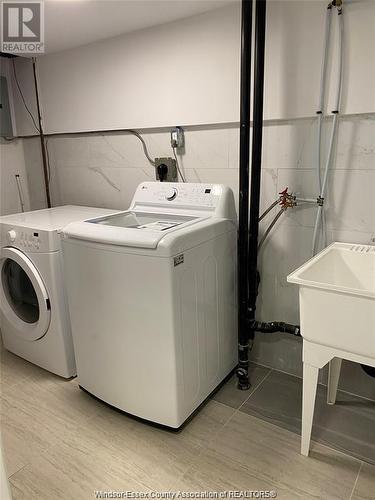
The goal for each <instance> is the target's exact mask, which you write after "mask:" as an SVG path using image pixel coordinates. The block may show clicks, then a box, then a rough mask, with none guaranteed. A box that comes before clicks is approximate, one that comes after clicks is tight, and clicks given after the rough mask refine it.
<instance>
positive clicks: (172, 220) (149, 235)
mask: <svg viewBox="0 0 375 500" xmlns="http://www.w3.org/2000/svg"><path fill="white" fill-rule="evenodd" d="M206 218H207V217H198V216H189V215H180V214H170V213H162V212H160V213H155V212H138V211H134V210H129V211H126V212H122V213H117V214H114V215H109V216H106V217H100V218H96V219H91V220H88V221H85V222H77V223H72V224H69V225H68V226H67V227H66V228H64V230H63V234H64V236H66V237H70V238H75V239H80V240H89V241H95V242H98V243H106V244H112V245H121V246H129V247H139V248H156V247H157V246H158V243H159V241H160V240H161V239H162V238H163V237H164V236H165V235H166V234H169V233H170V232H172V231H177V230H182V229H183V228H185V227H187V226H190V225H191V224H194V223H197V222H200V221H203V220H205V219H206Z"/></svg>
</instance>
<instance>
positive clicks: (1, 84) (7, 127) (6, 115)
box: [0, 76, 13, 137]
mask: <svg viewBox="0 0 375 500" xmlns="http://www.w3.org/2000/svg"><path fill="white" fill-rule="evenodd" d="M0 137H13V127H12V116H11V114H10V103H9V93H8V83H7V79H6V78H5V76H0Z"/></svg>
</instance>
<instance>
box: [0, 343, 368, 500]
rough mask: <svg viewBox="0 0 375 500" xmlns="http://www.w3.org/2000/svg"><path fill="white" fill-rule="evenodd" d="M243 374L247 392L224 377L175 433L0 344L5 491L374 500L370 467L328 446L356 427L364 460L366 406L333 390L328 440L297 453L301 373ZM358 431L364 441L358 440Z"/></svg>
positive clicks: (320, 420)
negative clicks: (244, 493) (265, 493)
mask: <svg viewBox="0 0 375 500" xmlns="http://www.w3.org/2000/svg"><path fill="white" fill-rule="evenodd" d="M251 371H252V382H253V386H252V388H251V390H250V391H248V392H239V391H237V390H236V388H235V381H234V379H232V380H230V381H229V382H228V383H227V384H226V385H225V386H224V387H223V388H222V389H221V390H220V391H219V392H218V393H217V394H216V395H215V396H214V398H213V399H212V400H211V401H209V402H208V403H207V404H206V405H205V406H204V407H203V408H202V410H201V411H200V412H199V413H198V414H197V415H196V417H195V418H194V419H193V420H192V421H191V422H190V423H189V424H188V425H187V426H186V427H185V428H184V430H183V431H182V432H180V433H178V434H173V433H169V432H166V431H163V430H159V429H156V428H153V427H151V426H148V425H145V424H142V423H139V422H136V421H135V420H132V419H130V418H129V417H126V416H124V415H121V414H119V413H117V412H115V411H113V410H111V409H110V408H108V407H107V406H105V405H104V404H101V403H100V402H98V401H96V400H94V399H93V398H91V397H90V396H88V395H87V394H85V393H84V392H82V391H80V390H79V388H78V387H77V381H76V380H74V379H73V380H71V381H64V380H61V379H59V378H58V377H55V376H53V375H51V374H49V373H47V372H45V371H44V370H41V369H39V368H37V367H35V366H33V365H31V364H30V363H27V362H26V361H24V360H22V359H20V358H18V357H16V356H13V355H12V354H10V353H8V352H5V351H3V352H2V353H1V384H2V386H1V431H2V438H3V447H4V452H5V459H6V465H7V471H8V475H9V477H10V483H11V488H12V494H13V499H14V500H17V499H27V500H34V499H38V500H39V499H41V500H44V499H46V500H47V499H48V500H55V499H63V498H64V499H66V498H74V499H90V498H95V491H98V490H100V491H107V490H110V491H124V490H126V491H141V492H147V491H151V490H153V491H176V490H181V491H207V490H210V491H223V490H274V491H277V498H278V499H283V500H284V499H285V500H295V499H301V500H309V499H318V498H319V499H325V500H330V499H337V500H345V499H347V500H365V499H366V500H370V499H372V500H374V499H375V467H373V465H370V464H368V463H365V462H364V461H363V460H360V459H359V458H355V457H352V456H349V455H347V454H344V453H342V452H341V451H338V450H335V449H333V448H332V446H333V445H335V446H337V447H339V448H341V449H347V448H348V447H349V444H348V440H347V438H345V433H346V432H348V431H349V430H350V432H352V431H353V429H354V428H355V427H358V432H357V431H356V432H355V433H354V434H352V436H353V440H354V441H355V443H356V446H357V447H356V448H355V449H354V448H353V450H352V453H354V454H355V455H356V456H357V457H362V458H364V457H363V455H365V454H367V455H370V456H371V457H373V456H374V454H373V453H374V439H375V437H374V434H373V433H372V435H370V434H368V433H369V432H370V430H371V429H370V427H371V424H372V428H373V429H374V425H373V424H374V408H370V407H369V408H367V406H366V409H363V408H362V406H361V404H362V403H363V400H360V401H358V399H359V398H352V397H351V396H348V395H347V394H345V395H344V394H341V393H340V395H339V401H340V402H341V401H343V402H344V404H339V405H338V406H337V408H338V410H337V415H338V416H339V419H340V422H339V425H338V427H337V429H336V430H335V432H333V430H332V429H334V428H335V427H334V426H333V422H332V420H333V419H334V417H335V416H336V414H335V409H334V408H333V409H331V408H330V410H332V411H330V413H328V412H324V411H323V410H322V408H321V407H322V406H323V405H321V404H320V402H319V404H318V406H317V413H318V416H317V426H316V430H315V431H314V432H315V434H314V437H315V439H316V440H321V441H322V442H323V443H329V444H330V446H331V447H329V446H326V444H320V443H318V442H313V443H312V450H311V456H310V457H309V458H306V457H303V456H301V455H300V454H299V444H300V443H299V436H298V434H297V432H298V428H299V414H298V408H299V406H298V405H299V402H298V400H299V398H300V381H299V380H298V379H295V378H294V377H291V378H289V376H287V375H285V374H280V373H279V372H274V371H271V370H269V369H267V368H265V367H262V366H258V365H252V370H251ZM320 399H321V400H322V401H323V395H322V396H321V398H320V396H319V401H320ZM352 402H354V404H352ZM367 403H368V402H367ZM259 417H261V419H260V418H259ZM275 423H276V424H277V425H274V424H275ZM280 426H282V427H284V428H281V427H280ZM330 429H331V430H330ZM366 433H367V434H366ZM366 435H368V439H367V445H366V447H364V444H363V443H362V444H361V445H359V444H358V442H359V441H361V442H363V441H364V440H366ZM334 440H336V441H335V443H333V441H334ZM353 440H352V441H353ZM371 441H372V442H371Z"/></svg>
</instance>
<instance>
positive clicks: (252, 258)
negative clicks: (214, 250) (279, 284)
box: [237, 0, 300, 390]
mask: <svg viewBox="0 0 375 500" xmlns="http://www.w3.org/2000/svg"><path fill="white" fill-rule="evenodd" d="M252 10H253V2H252V0H242V32H241V35H242V36H241V111H240V115H241V117H240V168H239V170H240V178H239V237H238V294H239V297H238V303H239V309H238V368H237V377H238V388H239V389H241V390H246V389H248V388H249V387H250V381H249V346H250V342H251V344H252V342H253V339H254V336H255V332H264V333H273V332H280V331H281V332H285V333H291V334H293V335H297V336H300V330H299V327H298V326H295V325H289V324H287V323H281V322H272V323H261V322H258V321H256V319H255V310H256V301H257V296H258V286H259V273H258V235H259V211H260V183H261V168H262V140H263V92H264V56H265V37H266V0H255V37H254V41H255V45H254V97H253V136H252V152H251V180H250V206H249V157H250V153H249V148H250V92H251V84H250V81H251V70H250V68H251V35H252ZM249 208H250V214H249Z"/></svg>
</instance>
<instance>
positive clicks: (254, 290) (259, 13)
mask: <svg viewBox="0 0 375 500" xmlns="http://www.w3.org/2000/svg"><path fill="white" fill-rule="evenodd" d="M265 38H266V0H256V14H255V48H254V101H253V144H252V157H251V184H250V196H251V198H250V200H251V201H250V223H249V232H250V234H249V274H248V278H249V304H248V320H249V321H250V325H253V324H254V320H255V309H256V300H257V295H258V230H259V204H260V181H261V170H262V139H263V92H264V55H265ZM254 333H255V332H254V329H253V328H252V327H251V328H250V331H249V336H250V338H251V339H253V338H254Z"/></svg>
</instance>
